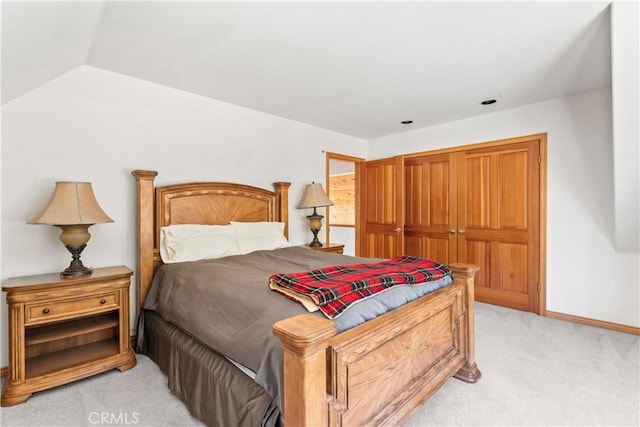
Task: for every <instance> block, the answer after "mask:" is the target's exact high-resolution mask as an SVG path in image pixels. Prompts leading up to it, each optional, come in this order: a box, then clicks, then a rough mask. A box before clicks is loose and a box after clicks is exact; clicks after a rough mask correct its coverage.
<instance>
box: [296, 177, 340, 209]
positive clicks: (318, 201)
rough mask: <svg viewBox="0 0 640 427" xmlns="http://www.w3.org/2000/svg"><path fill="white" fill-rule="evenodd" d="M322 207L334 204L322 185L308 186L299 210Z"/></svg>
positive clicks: (313, 184)
mask: <svg viewBox="0 0 640 427" xmlns="http://www.w3.org/2000/svg"><path fill="white" fill-rule="evenodd" d="M320 206H333V202H332V201H331V200H330V199H329V197H327V194H326V193H325V192H324V190H323V189H322V184H316V183H312V184H308V185H307V188H306V189H305V192H304V198H303V199H302V202H300V204H299V205H298V209H302V208H315V207H320Z"/></svg>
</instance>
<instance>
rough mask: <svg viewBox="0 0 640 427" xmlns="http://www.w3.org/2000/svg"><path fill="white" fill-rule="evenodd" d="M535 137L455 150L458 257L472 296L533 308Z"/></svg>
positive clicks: (536, 219)
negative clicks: (471, 279) (470, 276)
mask: <svg viewBox="0 0 640 427" xmlns="http://www.w3.org/2000/svg"><path fill="white" fill-rule="evenodd" d="M538 155H539V141H538V140H535V141H530V142H523V143H518V144H509V145H503V146H499V147H489V148H484V149H477V150H468V151H465V152H460V153H458V197H459V199H458V200H459V204H458V232H457V238H458V260H459V261H460V262H467V263H473V264H478V265H479V266H480V271H479V272H478V274H477V275H476V280H475V284H476V286H475V293H476V300H478V301H483V302H488V303H491V304H497V305H502V306H505V307H511V308H517V309H521V310H526V311H532V312H537V311H538V305H539V303H538V293H537V292H538V291H537V284H538V274H539V273H538V270H539V267H538V266H539V259H538V258H539V256H538V254H539V247H538V245H539V206H540V187H539V174H540V171H539V163H538Z"/></svg>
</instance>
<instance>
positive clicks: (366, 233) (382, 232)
mask: <svg viewBox="0 0 640 427" xmlns="http://www.w3.org/2000/svg"><path fill="white" fill-rule="evenodd" d="M361 170H362V173H361V174H360V179H361V180H362V185H361V188H362V190H363V191H362V192H361V193H362V196H361V206H362V207H363V208H362V209H361V220H360V224H361V226H362V230H361V233H360V236H361V240H360V253H359V255H360V256H365V257H376V258H393V257H394V256H398V255H401V254H402V253H403V249H404V248H403V246H404V242H403V236H402V220H403V208H404V206H403V203H404V197H403V183H402V181H403V176H402V158H401V157H393V158H388V159H380V160H373V161H370V162H365V163H364V164H363V165H362V169H361Z"/></svg>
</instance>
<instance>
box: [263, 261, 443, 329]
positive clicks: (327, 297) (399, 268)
mask: <svg viewBox="0 0 640 427" xmlns="http://www.w3.org/2000/svg"><path fill="white" fill-rule="evenodd" d="M449 274H451V270H449V268H448V267H447V266H445V265H443V264H440V263H437V262H435V261H432V260H430V259H426V258H418V257H412V256H401V257H396V258H393V259H390V260H387V261H382V262H378V263H373V264H352V265H337V266H329V267H325V268H321V269H318V270H313V271H307V272H300V273H289V274H282V273H279V274H274V275H273V276H271V277H270V278H269V287H270V288H271V289H272V290H274V291H277V292H280V293H281V294H284V295H285V296H287V297H289V298H292V299H294V300H296V301H298V302H300V303H301V304H303V305H304V306H305V307H306V308H307V310H309V311H315V310H317V309H318V308H319V309H320V310H321V311H322V312H323V313H324V314H325V315H326V316H327V317H329V318H330V319H334V318H336V317H337V316H338V315H340V313H342V312H343V311H344V310H346V309H347V308H348V307H349V306H350V305H351V304H353V303H355V302H357V301H359V300H361V299H364V298H366V297H369V296H371V295H374V294H376V293H378V292H381V291H383V290H385V289H387V288H390V287H392V286H397V285H415V284H420V283H425V282H430V281H434V280H438V279H441V278H443V277H445V276H448V275H449Z"/></svg>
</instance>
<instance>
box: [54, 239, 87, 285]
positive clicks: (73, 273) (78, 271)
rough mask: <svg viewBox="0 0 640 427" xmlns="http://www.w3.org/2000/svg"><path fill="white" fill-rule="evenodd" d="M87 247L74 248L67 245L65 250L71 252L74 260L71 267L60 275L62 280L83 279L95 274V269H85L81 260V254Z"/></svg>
mask: <svg viewBox="0 0 640 427" xmlns="http://www.w3.org/2000/svg"><path fill="white" fill-rule="evenodd" d="M86 246H87V245H81V246H79V247H77V248H74V247H73V246H70V245H65V248H67V250H68V251H69V252H71V256H72V257H73V260H72V261H71V264H69V267H67V268H66V269H65V270H64V271H63V272H62V273H60V277H62V278H70V277H82V276H88V275H90V274H91V273H92V272H93V268H89V267H85V266H84V264H82V261H81V260H80V253H82V251H83V250H84V248H85V247H86Z"/></svg>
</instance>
